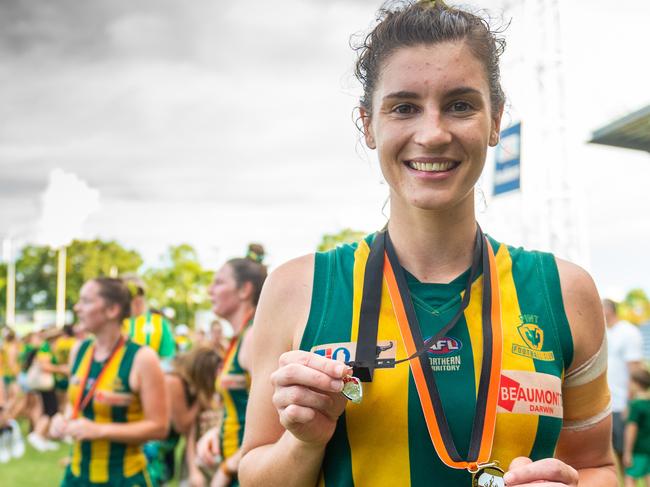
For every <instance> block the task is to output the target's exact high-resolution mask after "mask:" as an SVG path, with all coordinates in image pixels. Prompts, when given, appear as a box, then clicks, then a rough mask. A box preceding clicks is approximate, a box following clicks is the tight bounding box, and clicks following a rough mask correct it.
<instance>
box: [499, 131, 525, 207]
mask: <svg viewBox="0 0 650 487" xmlns="http://www.w3.org/2000/svg"><path fill="white" fill-rule="evenodd" d="M494 159H495V170H494V196H497V195H500V194H503V193H508V192H510V191H515V190H518V189H519V188H520V187H521V184H520V183H521V179H520V176H521V122H519V123H516V124H515V125H512V126H510V127H508V128H507V129H505V130H503V131H502V132H501V137H500V141H499V145H497V148H496V156H495V158H494Z"/></svg>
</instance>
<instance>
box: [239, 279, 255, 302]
mask: <svg viewBox="0 0 650 487" xmlns="http://www.w3.org/2000/svg"><path fill="white" fill-rule="evenodd" d="M237 294H238V295H239V299H241V300H242V301H248V300H249V299H250V298H251V296H252V295H253V283H252V282H250V281H246V282H245V283H243V284H242V285H241V287H240V288H239V289H238V290H237Z"/></svg>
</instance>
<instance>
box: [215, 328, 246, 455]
mask: <svg viewBox="0 0 650 487" xmlns="http://www.w3.org/2000/svg"><path fill="white" fill-rule="evenodd" d="M251 323H252V321H251V322H249V323H248V324H247V325H246V327H245V328H244V330H243V331H242V333H240V334H239V335H238V336H237V337H235V338H233V341H232V343H231V345H230V348H229V349H228V352H227V353H226V356H225V358H224V360H223V368H222V369H221V373H220V374H219V377H217V392H218V393H219V395H220V396H221V401H222V403H223V407H224V412H223V421H222V423H221V432H220V435H219V439H220V446H221V454H222V455H223V457H224V459H225V458H229V457H230V456H232V455H233V454H234V453H236V452H237V450H239V447H240V446H241V443H242V440H243V438H244V422H245V420H246V406H247V404H248V392H249V390H250V384H251V379H250V375H249V373H248V371H247V370H246V369H244V368H243V367H242V366H241V364H240V363H239V352H240V350H241V343H242V336H244V334H245V333H246V330H247V329H248V327H249V326H250V325H251Z"/></svg>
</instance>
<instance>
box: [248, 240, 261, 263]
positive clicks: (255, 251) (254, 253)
mask: <svg viewBox="0 0 650 487" xmlns="http://www.w3.org/2000/svg"><path fill="white" fill-rule="evenodd" d="M264 256H265V255H264V246H263V245H262V244H258V243H251V244H248V252H246V258H247V259H250V260H252V261H253V262H257V263H258V264H262V263H263V262H264Z"/></svg>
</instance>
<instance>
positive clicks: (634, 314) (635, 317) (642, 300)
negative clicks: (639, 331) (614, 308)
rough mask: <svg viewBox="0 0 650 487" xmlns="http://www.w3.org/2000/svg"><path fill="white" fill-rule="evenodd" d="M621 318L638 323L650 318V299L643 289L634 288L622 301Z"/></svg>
mask: <svg viewBox="0 0 650 487" xmlns="http://www.w3.org/2000/svg"><path fill="white" fill-rule="evenodd" d="M619 313H620V315H621V318H623V319H626V320H628V321H630V322H632V323H636V324H637V325H638V324H640V323H644V322H646V321H648V320H650V300H649V299H648V296H647V294H646V293H645V291H643V289H632V290H631V291H629V292H628V293H627V294H626V295H625V299H624V300H623V302H622V303H620V308H619Z"/></svg>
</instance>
